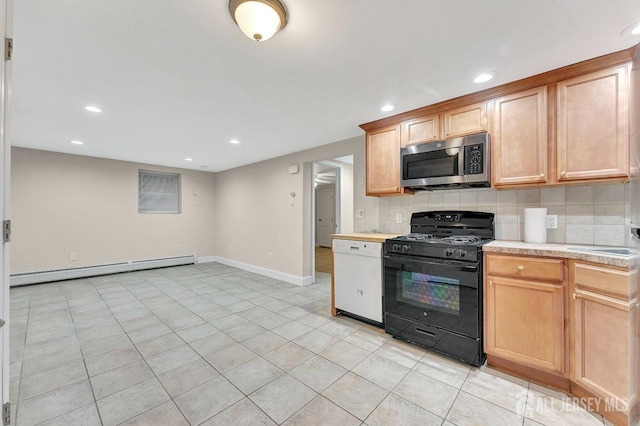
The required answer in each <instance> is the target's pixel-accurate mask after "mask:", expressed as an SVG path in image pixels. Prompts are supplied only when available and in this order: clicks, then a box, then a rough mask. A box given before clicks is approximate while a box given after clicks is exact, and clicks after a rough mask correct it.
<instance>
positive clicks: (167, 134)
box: [11, 0, 640, 171]
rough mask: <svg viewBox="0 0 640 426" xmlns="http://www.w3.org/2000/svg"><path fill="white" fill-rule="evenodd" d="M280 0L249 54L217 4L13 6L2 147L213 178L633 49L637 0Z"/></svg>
mask: <svg viewBox="0 0 640 426" xmlns="http://www.w3.org/2000/svg"><path fill="white" fill-rule="evenodd" d="M283 1H284V2H285V4H286V6H287V8H288V11H289V23H288V24H287V26H286V28H284V30H282V31H281V32H280V33H278V34H276V35H275V36H274V37H273V38H272V39H270V40H268V41H266V42H264V43H256V42H253V41H251V40H250V39H248V38H247V37H245V36H244V35H243V34H242V32H241V31H240V29H239V28H237V27H236V25H235V24H234V22H233V20H232V18H231V16H230V15H229V12H228V0H199V1H196V0H162V1H158V0H109V1H97V0H93V1H90V0H89V1H87V0H56V1H52V0H15V1H14V39H15V43H14V44H15V54H14V61H13V99H12V106H11V111H12V120H13V123H12V135H11V140H12V143H13V144H14V145H15V146H22V147H29V148H36V149H44V150H50V151H58V152H68V153H74V154H81V155H90V156H96V157H106V158H114V159H120V160H128V161H136V162H144V163H152V164H159V165H167V166H175V167H183V168H194V169H200V166H201V165H206V166H208V169H207V170H209V171H220V170H225V169H229V168H233V167H237V166H240V165H244V164H249V163H253V162H256V161H260V160H264V159H268V158H273V157H277V156H280V155H284V154H287V153H291V152H295V151H300V150H303V149H307V148H310V147H314V146H319V145H324V144H327V143H331V142H335V141H338V140H342V139H346V138H349V137H353V136H357V135H361V134H362V133H363V132H362V131H361V130H360V129H359V128H358V124H361V123H365V122H369V121H373V120H377V119H379V118H382V117H384V116H388V115H393V114H397V113H400V112H403V111H408V110H411V109H415V108H418V107H421V106H425V105H429V104H432V103H435V102H439V101H442V100H446V99H450V98H452V97H456V96H459V95H463V94H467V93H471V92H474V91H477V90H481V89H485V88H488V87H491V86H494V85H500V84H503V83H506V82H509V81H513V80H517V79H520V78H523V77H527V76H530V75H534V74H538V73H540V72H543V71H547V70H551V69H554V68H558V67H561V66H564V65H568V64H571V63H575V62H579V61H581V60H585V59H589V58H592V57H596V56H600V55H603V54H607V53H611V52H614V51H618V50H621V49H624V48H628V47H630V46H632V45H634V44H636V43H638V42H640V37H635V38H624V37H621V36H620V33H621V32H622V31H623V30H624V29H625V28H627V27H628V26H630V25H632V24H633V23H635V22H638V21H640V7H639V5H638V1H637V0H608V1H601V0H516V1H514V0H485V1H462V0H403V1H392V0H346V1H345V0H283ZM483 71H496V72H497V73H498V74H497V78H495V79H494V80H492V81H491V82H489V83H485V84H482V85H477V84H474V83H473V82H472V79H473V78H474V77H475V76H476V75H477V74H479V73H480V72H483ZM385 103H392V104H394V105H395V106H396V109H395V110H394V111H393V112H390V113H382V112H380V107H381V106H382V105H383V104H385ZM84 105H98V106H100V107H101V108H103V109H104V112H103V113H101V114H95V113H93V114H92V113H89V112H86V111H84V110H83V108H82V107H83V106H84ZM233 138H236V139H238V140H240V142H241V143H240V144H239V145H231V144H229V140H230V139H233ZM71 139H79V140H82V141H84V145H82V146H75V145H72V144H70V143H69V141H70V140H71ZM185 157H192V158H194V160H195V161H193V162H192V163H188V162H185V161H184V158H185ZM201 170H202V169H201Z"/></svg>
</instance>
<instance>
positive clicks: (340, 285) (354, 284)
mask: <svg viewBox="0 0 640 426" xmlns="http://www.w3.org/2000/svg"><path fill="white" fill-rule="evenodd" d="M382 269H383V267H382V243H373V242H368V241H353V240H340V239H334V240H333V273H334V277H333V279H334V296H335V307H336V309H338V310H340V311H343V312H345V313H347V314H353V315H356V316H358V317H361V318H364V319H367V320H370V321H375V322H376V323H379V324H382V309H383V308H382V289H383V282H382Z"/></svg>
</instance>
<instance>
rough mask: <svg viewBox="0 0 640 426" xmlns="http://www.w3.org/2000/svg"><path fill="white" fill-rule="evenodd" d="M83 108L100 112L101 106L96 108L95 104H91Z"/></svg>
mask: <svg viewBox="0 0 640 426" xmlns="http://www.w3.org/2000/svg"><path fill="white" fill-rule="evenodd" d="M84 109H86V110H87V111H89V112H102V109H101V108H98V107H97V106H93V105H87V106H85V107H84Z"/></svg>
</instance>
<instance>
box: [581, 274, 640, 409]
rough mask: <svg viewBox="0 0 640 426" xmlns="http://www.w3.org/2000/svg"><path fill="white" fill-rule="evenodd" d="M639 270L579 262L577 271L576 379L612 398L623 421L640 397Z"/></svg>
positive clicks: (604, 396)
mask: <svg viewBox="0 0 640 426" xmlns="http://www.w3.org/2000/svg"><path fill="white" fill-rule="evenodd" d="M635 273H636V272H635V270H633V271H622V270H617V269H612V268H606V267H600V266H595V265H590V264H583V263H580V262H574V265H573V274H572V276H573V280H572V281H573V282H572V295H571V296H572V297H571V298H570V303H571V318H570V333H571V357H570V365H571V366H570V371H571V380H572V381H573V382H575V383H576V384H578V385H579V386H581V387H582V388H584V389H586V390H587V391H589V392H591V393H593V394H595V395H597V396H599V397H601V398H603V399H607V401H609V402H610V403H612V404H613V407H614V409H609V411H618V412H620V415H622V417H621V418H622V419H623V418H624V416H625V413H626V412H628V409H629V403H630V402H632V401H635V399H636V398H637V396H638V375H637V372H636V371H635V369H636V368H637V367H636V366H635V365H634V363H635V362H636V361H635V360H637V355H638V354H637V350H638V348H637V336H638V333H639V330H638V299H637V288H634V284H633V283H635V282H636V277H635ZM603 280H604V281H603ZM608 284H612V288H611V287H610V286H609V285H608ZM623 287H624V289H623ZM623 293H624V294H623ZM601 408H604V407H601Z"/></svg>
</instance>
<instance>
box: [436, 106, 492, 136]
mask: <svg viewBox="0 0 640 426" xmlns="http://www.w3.org/2000/svg"><path fill="white" fill-rule="evenodd" d="M486 130H487V103H486V102H480V103H477V104H472V105H467V106H463V107H460V108H454V109H451V110H449V111H445V112H444V113H443V114H442V138H443V139H451V138H456V137H458V136H465V135H470V134H473V133H479V132H484V131H486Z"/></svg>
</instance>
